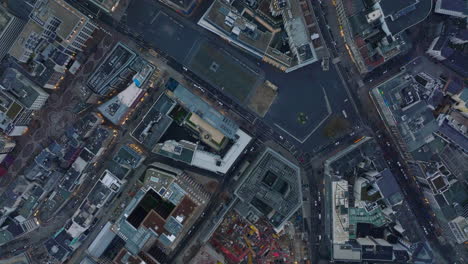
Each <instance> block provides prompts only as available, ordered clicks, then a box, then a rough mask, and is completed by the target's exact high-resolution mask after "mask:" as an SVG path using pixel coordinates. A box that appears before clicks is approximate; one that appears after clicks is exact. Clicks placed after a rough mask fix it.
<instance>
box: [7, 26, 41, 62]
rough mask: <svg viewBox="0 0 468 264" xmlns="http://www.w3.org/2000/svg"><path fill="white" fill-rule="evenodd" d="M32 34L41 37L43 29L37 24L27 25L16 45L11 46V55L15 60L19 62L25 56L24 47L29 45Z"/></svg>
mask: <svg viewBox="0 0 468 264" xmlns="http://www.w3.org/2000/svg"><path fill="white" fill-rule="evenodd" d="M31 34H34V35H41V34H42V28H41V26H39V25H38V24H36V23H32V22H29V23H27V24H26V25H25V26H24V28H23V30H22V31H21V33H20V34H19V36H18V37H17V38H16V41H15V43H14V44H13V46H11V48H10V51H9V54H10V55H11V56H12V57H14V58H15V59H17V60H19V59H20V58H21V57H22V56H23V52H24V47H25V45H26V44H27V43H28V40H29V36H31Z"/></svg>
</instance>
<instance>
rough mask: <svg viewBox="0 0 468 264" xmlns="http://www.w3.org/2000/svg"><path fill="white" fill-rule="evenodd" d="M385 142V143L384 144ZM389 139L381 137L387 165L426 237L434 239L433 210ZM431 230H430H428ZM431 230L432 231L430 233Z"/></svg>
mask: <svg viewBox="0 0 468 264" xmlns="http://www.w3.org/2000/svg"><path fill="white" fill-rule="evenodd" d="M384 142H385V143H384ZM389 142H390V141H388V138H386V137H381V138H380V143H381V149H382V150H383V152H384V157H385V159H386V160H387V164H388V166H389V168H390V170H391V171H392V173H393V175H394V176H395V179H396V180H397V182H398V184H399V186H400V188H401V189H402V191H403V193H404V194H407V195H405V199H406V200H407V201H408V203H409V205H410V206H411V208H412V209H413V212H414V213H415V217H416V218H417V219H418V221H419V223H420V224H421V225H422V226H423V227H425V228H426V230H427V231H425V233H426V236H427V237H428V238H430V239H434V238H435V237H434V234H435V233H436V232H435V226H434V224H433V223H434V222H436V221H435V218H434V215H433V214H431V213H430V212H431V208H430V206H429V205H428V203H425V202H424V201H425V197H424V195H423V193H422V192H421V189H420V188H419V186H418V184H417V183H416V181H415V180H414V179H413V178H412V177H410V176H409V175H410V173H409V172H408V168H407V167H406V166H405V165H404V164H406V163H405V161H404V160H403V159H402V158H401V156H400V155H399V153H398V152H396V151H395V149H394V148H393V147H392V144H390V143H389ZM428 228H429V229H428ZM429 230H430V231H429Z"/></svg>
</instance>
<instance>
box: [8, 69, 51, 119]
mask: <svg viewBox="0 0 468 264" xmlns="http://www.w3.org/2000/svg"><path fill="white" fill-rule="evenodd" d="M1 78H2V81H1V83H0V88H1V89H2V90H3V91H4V92H5V93H8V94H9V95H11V97H13V98H14V99H15V101H16V102H18V103H20V104H21V105H22V106H23V107H25V108H26V109H28V110H39V109H41V108H42V107H43V106H44V104H45V102H46V101H47V99H48V98H49V94H48V93H47V92H46V91H44V90H43V89H42V88H41V87H39V86H37V85H36V84H35V83H33V82H32V81H31V80H29V79H28V78H27V77H26V76H24V75H23V74H21V73H20V72H19V71H18V70H16V69H14V68H7V69H6V70H5V71H4V72H3V75H2V77H1Z"/></svg>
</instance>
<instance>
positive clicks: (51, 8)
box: [9, 0, 97, 87]
mask: <svg viewBox="0 0 468 264" xmlns="http://www.w3.org/2000/svg"><path fill="white" fill-rule="evenodd" d="M96 29H97V25H96V24H95V23H94V22H93V21H92V20H91V19H90V18H89V17H88V16H86V15H84V14H82V13H81V12H80V11H78V10H77V9H75V8H74V7H72V6H71V5H70V4H68V3H67V2H66V1H63V0H39V1H36V2H35V4H34V8H33V10H32V12H31V14H30V18H29V21H28V22H27V24H26V26H25V27H24V29H23V31H21V33H20V34H19V36H18V37H17V39H16V41H15V43H14V45H13V46H12V47H11V49H10V51H9V54H10V55H11V56H12V57H14V58H15V59H16V60H18V61H19V62H20V63H24V64H26V65H28V67H29V68H31V69H32V72H41V71H44V70H46V69H49V70H51V71H55V72H57V75H56V76H60V74H61V73H64V72H65V70H66V69H67V65H68V63H69V62H70V61H71V60H72V58H73V56H75V55H76V54H77V53H80V52H82V51H83V49H84V48H85V47H86V42H87V41H88V40H89V39H90V38H92V34H93V32H94V31H95V30H96ZM48 63H51V64H52V65H53V69H50V68H49V67H46V66H47V65H46V64H48ZM37 75H41V74H37ZM52 79H56V78H52ZM58 79H60V78H58ZM49 86H52V87H55V85H51V84H50V83H49Z"/></svg>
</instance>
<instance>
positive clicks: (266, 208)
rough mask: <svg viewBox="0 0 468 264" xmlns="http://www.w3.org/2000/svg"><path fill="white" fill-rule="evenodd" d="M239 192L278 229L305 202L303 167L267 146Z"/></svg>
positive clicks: (241, 184)
mask: <svg viewBox="0 0 468 264" xmlns="http://www.w3.org/2000/svg"><path fill="white" fill-rule="evenodd" d="M235 194H236V196H237V197H239V198H240V199H241V200H242V201H243V202H244V203H247V204H249V205H250V206H251V208H254V210H256V211H257V214H258V215H259V216H262V215H263V216H265V217H267V218H268V219H269V222H270V223H271V224H272V225H273V227H274V228H275V230H276V231H278V230H281V229H282V228H283V226H284V224H285V223H286V221H288V219H289V218H290V217H291V216H292V215H293V214H294V213H295V212H296V210H297V209H298V208H299V207H300V206H301V204H302V193H301V180H300V169H299V167H297V165H295V164H294V163H292V162H291V161H289V160H287V159H286V158H284V157H283V156H281V155H280V154H278V153H277V152H275V151H273V150H272V149H267V150H265V152H264V153H263V154H262V155H261V156H260V157H259V158H258V159H257V161H256V162H255V163H254V164H253V165H252V170H251V171H250V173H249V174H247V175H246V176H244V179H243V180H242V182H241V183H240V185H239V187H238V188H237V189H236V190H235Z"/></svg>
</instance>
